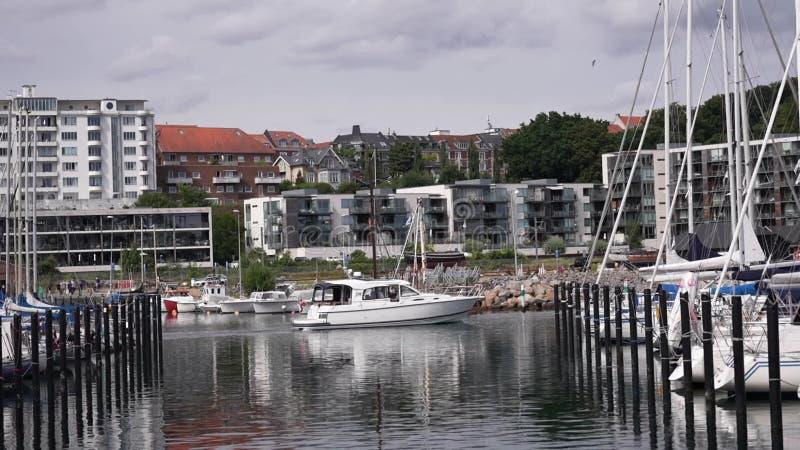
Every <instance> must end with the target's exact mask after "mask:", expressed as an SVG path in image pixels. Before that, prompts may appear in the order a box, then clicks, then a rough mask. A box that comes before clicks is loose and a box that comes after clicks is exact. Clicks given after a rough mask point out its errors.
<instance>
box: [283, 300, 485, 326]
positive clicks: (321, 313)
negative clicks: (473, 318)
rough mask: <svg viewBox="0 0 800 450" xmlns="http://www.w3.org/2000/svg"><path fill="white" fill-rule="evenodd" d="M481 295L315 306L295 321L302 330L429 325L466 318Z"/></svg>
mask: <svg viewBox="0 0 800 450" xmlns="http://www.w3.org/2000/svg"><path fill="white" fill-rule="evenodd" d="M481 299H482V297H459V298H454V299H446V300H434V301H430V300H428V301H425V300H421V301H420V302H419V303H414V302H413V301H409V302H407V303H397V302H389V301H385V302H384V301H374V302H370V304H368V305H364V304H362V305H338V306H318V305H314V306H312V309H311V310H310V311H309V314H308V316H307V317H305V318H299V319H295V320H294V321H292V324H293V325H294V327H296V328H301V329H335V328H372V327H387V326H402V325H428V324H437V323H446V322H456V321H459V320H462V319H464V318H465V317H466V316H467V314H468V313H469V311H470V309H472V307H473V306H474V305H475V302H476V301H478V300H481Z"/></svg>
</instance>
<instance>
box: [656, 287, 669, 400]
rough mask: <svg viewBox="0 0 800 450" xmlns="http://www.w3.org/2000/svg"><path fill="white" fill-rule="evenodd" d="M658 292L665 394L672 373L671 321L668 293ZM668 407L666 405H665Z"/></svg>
mask: <svg viewBox="0 0 800 450" xmlns="http://www.w3.org/2000/svg"><path fill="white" fill-rule="evenodd" d="M656 292H658V311H659V314H658V328H659V330H658V343H659V352H658V353H659V355H658V357H659V359H660V360H661V386H662V388H661V391H662V392H663V393H664V394H665V398H666V394H667V393H668V392H670V386H669V373H670V358H671V355H672V352H671V349H670V348H669V338H668V337H667V334H668V333H669V320H668V319H667V317H668V316H667V314H669V312H668V311H667V293H666V292H665V291H664V290H663V289H661V286H659V289H658V290H657V291H656ZM665 405H666V403H665Z"/></svg>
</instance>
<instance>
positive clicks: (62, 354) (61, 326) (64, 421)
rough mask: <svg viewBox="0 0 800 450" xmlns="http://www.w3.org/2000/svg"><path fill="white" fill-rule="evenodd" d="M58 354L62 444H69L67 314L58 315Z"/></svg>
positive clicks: (62, 311) (64, 312) (60, 313)
mask: <svg viewBox="0 0 800 450" xmlns="http://www.w3.org/2000/svg"><path fill="white" fill-rule="evenodd" d="M58 353H59V355H58V356H59V371H60V372H61V443H62V445H64V446H66V444H68V443H69V404H68V402H67V393H68V388H69V386H68V384H67V312H66V311H64V310H61V311H60V312H59V314H58Z"/></svg>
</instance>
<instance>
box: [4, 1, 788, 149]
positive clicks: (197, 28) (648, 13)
mask: <svg viewBox="0 0 800 450" xmlns="http://www.w3.org/2000/svg"><path fill="white" fill-rule="evenodd" d="M761 1H762V3H763V6H764V10H765V11H766V14H767V16H768V18H769V20H770V23H771V25H772V27H773V28H774V29H775V30H776V33H777V39H778V41H779V45H780V47H781V51H782V52H783V53H784V55H786V54H788V52H789V49H790V44H791V40H792V37H793V35H794V7H793V3H794V2H791V1H790V0H761ZM728 2H729V3H730V0H728ZM671 3H672V8H671V9H672V13H671V14H672V17H671V18H672V20H673V21H674V20H675V19H676V17H677V15H678V10H679V7H680V6H681V5H680V1H679V0H671ZM695 3H697V4H698V5H697V6H696V7H695V12H696V13H695V25H694V34H695V37H696V42H695V45H694V56H695V63H694V67H695V71H696V73H697V75H696V80H697V81H696V83H695V84H696V88H695V95H697V92H698V91H699V86H700V82H699V79H701V78H702V72H703V70H704V68H705V65H706V61H707V60H708V56H709V54H710V53H711V48H712V35H713V33H714V29H715V27H716V17H717V9H718V8H719V6H720V4H721V3H722V2H721V1H709V0H703V1H695ZM745 3H748V4H752V3H756V2H745ZM756 5H757V3H756ZM2 10H3V14H2V16H3V21H2V22H3V27H2V28H0V67H2V70H0V89H2V90H3V94H4V95H5V94H6V93H7V92H8V91H10V90H13V89H18V88H19V86H20V85H22V84H25V83H34V84H37V85H38V86H39V87H38V91H37V93H38V94H39V95H44V96H56V97H60V98H104V97H115V98H144V99H147V100H149V102H150V106H151V107H152V108H154V109H155V111H156V117H157V121H158V123H173V124H176V123H182V124H186V123H192V124H198V125H206V126H231V127H239V128H242V129H244V130H246V131H248V132H261V131H263V130H264V129H265V128H268V129H274V130H293V131H297V132H298V133H300V134H302V135H303V136H306V137H310V138H313V139H315V140H316V141H317V142H321V141H326V140H330V139H332V138H334V137H335V136H336V135H337V134H339V133H346V132H348V131H349V129H350V127H351V126H352V124H361V127H362V130H365V131H366V130H370V131H373V130H380V131H386V130H388V129H391V130H393V131H396V132H398V133H406V134H425V133H427V132H428V131H430V130H433V129H436V128H441V129H450V130H452V132H453V133H469V132H475V131H479V130H481V129H483V128H485V126H486V120H487V116H490V117H491V122H492V124H493V125H495V126H503V127H515V126H518V125H519V123H521V122H524V121H527V120H529V119H530V118H531V117H533V116H535V115H536V114H537V113H539V112H544V111H550V110H557V111H566V112H578V113H581V114H584V115H589V116H592V117H596V118H603V119H612V118H613V117H614V114H615V113H618V112H623V113H625V112H627V111H628V109H629V108H630V105H631V101H632V99H633V92H634V88H635V86H636V79H637V77H638V74H639V71H640V67H641V64H642V60H643V56H644V53H645V50H646V48H647V41H648V37H649V34H650V30H651V27H652V26H653V22H654V20H655V19H656V14H657V12H658V10H659V2H658V1H656V0H557V1H554V0H336V1H334V0H316V1H311V0H169V1H164V0H137V1H117V0H71V1H65V0H24V1H23V0H6V1H4V2H3V5H2ZM743 15H744V19H743V21H742V22H743V29H744V35H743V36H744V37H743V40H744V46H745V55H746V57H747V64H748V72H749V74H750V76H751V77H752V78H753V81H754V82H755V83H757V84H758V83H763V82H768V81H773V80H776V79H779V78H780V75H781V73H780V66H779V62H778V61H779V60H778V57H777V54H776V53H775V51H774V50H773V46H772V43H771V40H770V38H769V35H768V34H767V32H766V25H765V21H764V18H763V16H762V14H761V13H760V11H759V9H758V7H757V6H753V5H749V6H748V7H747V9H746V11H745V12H744V14H743ZM661 18H662V16H659V18H658V21H659V23H658V28H657V31H656V38H655V41H654V46H653V52H652V53H651V56H650V60H649V63H648V68H647V70H646V75H645V82H644V84H643V89H642V93H641V97H640V100H639V104H638V105H637V107H636V111H637V112H643V111H644V110H645V109H647V105H648V104H649V103H650V98H651V97H652V95H653V88H654V87H655V85H656V81H657V76H658V69H659V64H660V60H661V58H663V56H662V55H663V53H662V28H661ZM681 22H682V24H681V27H682V29H681V30H680V32H679V33H678V34H677V36H678V37H676V40H675V43H674V47H675V53H674V59H673V63H672V68H673V76H674V77H675V82H674V85H675V87H676V93H675V95H674V97H675V100H676V101H680V102H684V96H685V93H684V88H683V87H682V84H681V83H683V81H682V78H683V72H684V70H685V69H684V62H683V60H684V58H685V51H684V47H685V40H684V39H685V38H684V35H685V33H684V31H685V25H684V24H683V22H685V16H682V17H681ZM716 51H717V52H718V50H716ZM593 61H595V64H594V65H593V64H592V62H593ZM718 66H719V64H718V63H716V62H715V67H714V69H713V70H712V72H711V75H710V77H709V81H708V85H707V87H706V95H705V97H707V96H708V95H709V94H710V93H716V92H721V90H722V82H721V80H722V72H721V70H722V69H721V68H719V67H718ZM679 78H680V79H679ZM660 102H662V100H661V99H660V98H659V104H660Z"/></svg>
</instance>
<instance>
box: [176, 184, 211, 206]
mask: <svg viewBox="0 0 800 450" xmlns="http://www.w3.org/2000/svg"><path fill="white" fill-rule="evenodd" d="M178 197H179V198H180V205H181V206H182V207H184V208H191V207H200V206H209V201H208V200H206V193H205V191H204V190H203V188H201V187H200V186H195V185H193V184H189V183H180V184H178Z"/></svg>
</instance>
